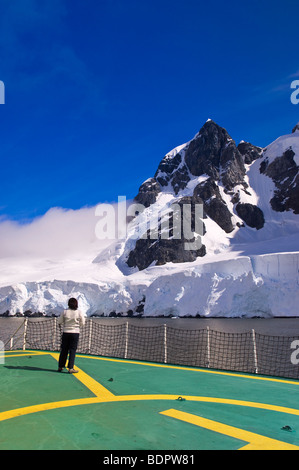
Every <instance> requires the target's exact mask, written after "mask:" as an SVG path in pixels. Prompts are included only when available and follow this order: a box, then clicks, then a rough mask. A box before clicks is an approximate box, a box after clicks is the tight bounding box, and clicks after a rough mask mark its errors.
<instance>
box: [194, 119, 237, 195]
mask: <svg viewBox="0 0 299 470" xmlns="http://www.w3.org/2000/svg"><path fill="white" fill-rule="evenodd" d="M185 162H186V165H187V167H188V168H189V170H190V173H191V174H192V175H194V176H201V175H204V174H206V175H208V176H210V177H211V178H212V179H213V180H215V181H219V180H221V181H222V183H223V185H224V187H225V188H227V189H232V188H233V187H234V186H236V185H237V184H241V183H242V182H243V180H244V175H245V166H244V161H243V158H242V155H241V154H240V152H239V151H238V149H237V147H236V144H235V142H234V141H233V140H232V138H231V137H230V136H229V135H228V133H227V132H226V130H225V129H223V128H221V127H219V126H218V125H217V124H215V123H214V122H213V121H208V122H206V123H205V125H204V126H203V127H202V129H201V130H200V132H199V135H198V136H197V137H196V138H195V139H193V140H192V141H191V142H190V144H189V146H188V148H187V149H186V153H185Z"/></svg>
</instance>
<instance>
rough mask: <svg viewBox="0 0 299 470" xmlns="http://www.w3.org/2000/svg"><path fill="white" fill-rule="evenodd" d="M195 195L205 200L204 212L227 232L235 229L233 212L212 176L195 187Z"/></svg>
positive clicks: (196, 197)
mask: <svg viewBox="0 0 299 470" xmlns="http://www.w3.org/2000/svg"><path fill="white" fill-rule="evenodd" d="M193 197H194V198H195V200H197V201H198V202H200V201H202V202H203V208H204V213H205V214H206V215H207V216H208V217H210V218H211V219H212V220H214V221H215V222H216V223H217V224H218V225H219V226H220V227H221V228H222V229H223V230H224V231H225V232H226V233H230V232H232V231H233V229H234V226H233V223H232V214H231V213H230V211H229V209H228V207H227V205H226V204H225V202H224V201H223V200H222V198H221V194H220V191H219V187H218V185H217V184H216V183H215V181H214V180H213V179H212V178H209V179H208V180H207V181H205V182H204V183H200V184H198V185H197V186H196V187H195V189H194V193H193Z"/></svg>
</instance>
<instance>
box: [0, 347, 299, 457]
mask: <svg viewBox="0 0 299 470" xmlns="http://www.w3.org/2000/svg"><path fill="white" fill-rule="evenodd" d="M33 352H34V353H36V354H37V355H38V354H41V355H44V354H50V355H51V356H52V357H53V358H54V359H56V360H57V359H58V356H59V355H58V354H57V353H50V352H36V351H33ZM33 352H31V351H27V354H30V355H31V354H33ZM16 355H20V356H24V355H26V354H16ZM11 356H13V354H12V355H11ZM80 357H87V358H88V359H91V358H92V359H99V360H109V361H114V362H126V363H128V364H132V363H133V364H140V365H146V366H153V367H167V368H174V369H180V370H188V371H200V372H207V371H206V370H201V369H193V368H192V369H190V368H187V367H179V366H167V365H160V364H148V363H142V362H134V361H125V360H117V359H103V358H94V357H91V356H82V355H81V356H80ZM76 369H77V370H79V372H78V373H77V374H74V377H75V378H76V379H77V380H79V381H80V382H81V383H82V384H84V385H85V386H86V387H87V388H88V389H89V390H90V391H91V392H92V393H93V394H94V395H95V396H94V397H91V398H79V399H73V400H63V401H57V402H51V403H43V404H40V405H33V406H28V407H24V408H17V409H15V410H8V411H4V412H1V413H0V421H4V420H7V419H11V418H16V417H19V416H24V415H27V414H31V413H38V412H40V411H47V410H53V409H57V408H66V407H71V406H79V405H88V404H95V403H109V402H123V401H140V400H143V401H148V400H177V398H178V395H170V394H163V395H158V394H148V395H114V394H113V393H112V392H110V391H109V390H108V389H107V388H105V387H104V386H103V385H101V384H100V383H99V382H97V381H96V380H94V379H93V378H92V377H90V376H89V375H88V374H86V373H85V372H84V371H83V370H82V369H79V368H78V367H76ZM208 372H209V373H216V374H221V375H230V376H234V377H246V378H249V379H251V378H254V379H256V377H252V376H247V375H240V374H234V373H226V372H223V373H222V372H218V371H208ZM260 379H261V380H271V381H275V382H284V383H288V384H295V385H298V382H293V381H288V380H280V379H268V378H263V377H260ZM183 398H185V399H186V400H189V401H194V402H205V403H221V404H228V405H236V406H244V407H248V408H258V409H263V410H270V411H276V412H280V413H287V414H292V415H296V416H299V410H297V409H295V408H288V407H283V406H277V405H269V404H267V403H256V402H250V401H243V400H232V399H228V398H216V397H202V396H192V395H184V396H183ZM161 414H163V415H165V416H169V417H173V418H176V419H180V420H182V421H186V422H188V423H190V424H195V425H197V426H200V427H204V428H206V429H210V430H213V431H215V432H218V433H221V434H225V435H228V436H231V437H235V438H237V439H239V440H242V441H245V442H248V444H247V445H245V446H244V447H242V449H247V450H249V449H251V450H253V449H265V450H266V449H284V450H287V449H288V450H289V449H296V450H298V449H299V447H297V446H294V445H292V444H288V443H285V442H282V441H278V440H275V439H271V438H268V437H265V436H262V435H259V434H255V433H252V432H249V431H245V430H243V429H239V428H234V427H233V426H229V425H226V424H223V423H219V422H216V421H212V420H209V419H206V418H202V417H199V416H195V415H192V414H190V413H184V412H181V411H178V410H174V409H171V410H167V411H163V412H161Z"/></svg>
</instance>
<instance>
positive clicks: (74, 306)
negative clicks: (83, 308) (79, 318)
mask: <svg viewBox="0 0 299 470" xmlns="http://www.w3.org/2000/svg"><path fill="white" fill-rule="evenodd" d="M68 305H69V308H70V309H71V310H77V308H78V301H77V299H74V298H73V297H72V298H71V299H70V300H69V304H68Z"/></svg>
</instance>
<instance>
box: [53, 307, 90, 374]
mask: <svg viewBox="0 0 299 470" xmlns="http://www.w3.org/2000/svg"><path fill="white" fill-rule="evenodd" d="M58 324H59V325H62V327H63V333H62V341H61V351H60V355H59V361H58V372H62V371H63V369H64V367H65V364H66V361H67V357H68V355H69V361H68V366H67V368H68V370H69V373H70V374H74V373H76V372H78V371H77V370H76V369H74V364H75V357H76V351H77V347H78V341H79V334H80V327H83V326H84V324H85V317H84V315H83V313H82V312H81V310H78V301H77V299H74V298H71V299H69V301H68V309H67V310H64V311H63V312H62V314H61V315H60V317H59V318H58Z"/></svg>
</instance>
